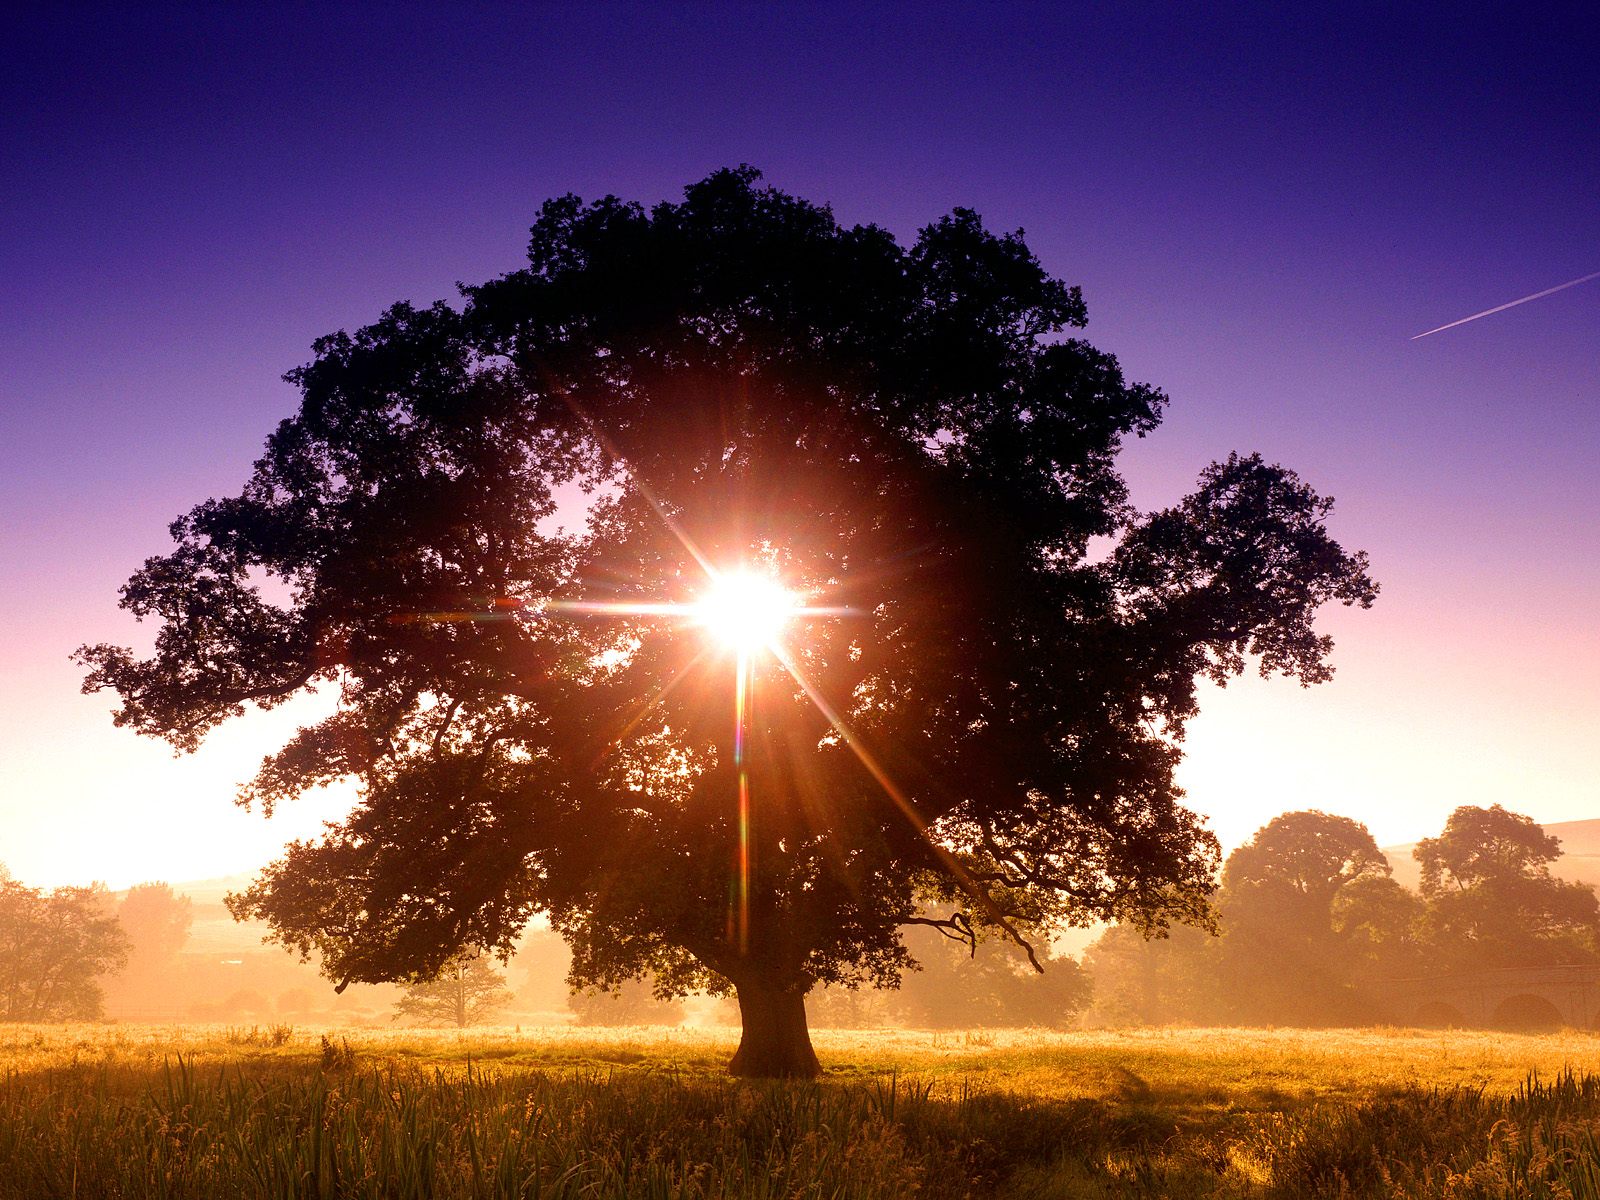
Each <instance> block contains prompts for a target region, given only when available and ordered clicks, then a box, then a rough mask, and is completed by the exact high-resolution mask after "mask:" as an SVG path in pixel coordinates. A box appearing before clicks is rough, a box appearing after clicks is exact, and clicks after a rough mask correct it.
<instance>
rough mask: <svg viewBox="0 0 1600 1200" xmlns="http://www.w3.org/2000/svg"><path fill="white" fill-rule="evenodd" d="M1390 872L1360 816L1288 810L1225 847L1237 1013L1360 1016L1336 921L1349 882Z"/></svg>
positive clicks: (1285, 1019) (1315, 1019)
mask: <svg viewBox="0 0 1600 1200" xmlns="http://www.w3.org/2000/svg"><path fill="white" fill-rule="evenodd" d="M1388 876H1389V863H1388V861H1387V860H1386V859H1385V858H1384V857H1383V854H1382V853H1381V852H1380V851H1379V850H1378V844H1377V843H1376V842H1375V841H1373V838H1372V834H1371V833H1370V832H1368V830H1367V827H1366V826H1365V825H1362V824H1361V823H1360V822H1359V821H1352V820H1351V819H1350V818H1349V817H1340V816H1334V815H1332V814H1330V813H1324V812H1317V811H1315V810H1310V811H1305V812H1290V813H1284V814H1282V815H1281V816H1277V817H1274V818H1273V819H1272V820H1271V821H1269V822H1267V824H1266V825H1264V826H1263V827H1262V828H1261V829H1259V830H1257V831H1256V833H1255V835H1254V836H1253V837H1251V839H1250V840H1249V841H1248V842H1246V843H1245V844H1244V845H1242V846H1240V847H1239V848H1238V849H1237V850H1235V851H1234V852H1233V853H1232V854H1230V855H1229V856H1228V861H1227V864H1226V865H1225V866H1224V868H1223V873H1222V896H1221V912H1222V916H1221V925H1222V943H1221V946H1220V947H1219V950H1220V954H1219V976H1220V977H1219V980H1218V986H1219V988H1220V989H1221V990H1222V991H1224V992H1225V993H1226V995H1227V999H1228V1005H1227V1007H1228V1009H1229V1011H1230V1013H1231V1015H1232V1019H1234V1020H1238V1021H1243V1022H1247V1023H1273V1024H1295V1025H1326V1024H1344V1023H1348V1022H1352V1021H1354V1020H1357V1019H1359V1015H1360V1014H1359V1011H1358V1010H1359V1005H1358V1003H1357V999H1356V996H1355V991H1354V964H1353V963H1352V961H1351V960H1352V953H1351V949H1350V947H1349V944H1348V941H1347V939H1346V938H1345V937H1344V936H1342V935H1341V933H1340V931H1339V930H1338V929H1336V928H1335V923H1334V907H1335V904H1336V902H1338V900H1339V898H1340V896H1341V893H1343V892H1344V891H1345V889H1347V888H1349V887H1351V886H1353V885H1355V884H1358V883H1361V882H1363V881H1365V880H1368V879H1385V878H1388Z"/></svg>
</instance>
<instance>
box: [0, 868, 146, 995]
mask: <svg viewBox="0 0 1600 1200" xmlns="http://www.w3.org/2000/svg"><path fill="white" fill-rule="evenodd" d="M127 956H128V940H127V938H126V936H124V934H123V933H122V930H121V929H120V928H119V926H118V925H117V919H116V917H115V916H114V915H113V914H112V913H111V911H110V906H109V901H108V897H107V895H106V892H105V889H103V888H101V887H98V886H96V887H61V888H56V889H55V890H54V891H50V892H46V891H43V890H41V889H39V888H30V887H26V886H24V885H23V884H21V883H19V882H18V881H16V880H15V879H11V878H9V877H0V1021H64V1020H90V1019H93V1018H95V1017H98V1016H99V1015H100V1012H101V1005H102V1002H103V999H104V997H103V993H102V991H101V987H100V982H99V978H100V976H102V975H105V974H107V973H109V972H112V971H115V970H117V969H118V968H120V967H121V966H122V964H123V963H124V962H126V961H127Z"/></svg>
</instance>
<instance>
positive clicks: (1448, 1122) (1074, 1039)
mask: <svg viewBox="0 0 1600 1200" xmlns="http://www.w3.org/2000/svg"><path fill="white" fill-rule="evenodd" d="M736 1040H737V1033H736V1031H724V1030H699V1029H684V1030H665V1029H621V1030H594V1029H577V1028H561V1029H539V1030H527V1031H517V1030H513V1029H491V1030H481V1031H473V1032H471V1033H467V1034H458V1033H456V1032H454V1031H450V1032H443V1031H441V1032H423V1031H414V1030H405V1031H399V1030H396V1031H380V1032H373V1031H361V1032H359V1033H350V1032H341V1031H337V1030H320V1029H292V1030H291V1029H289V1028H288V1027H286V1026H273V1027H267V1026H264V1027H250V1028H233V1029H226V1028H222V1027H155V1026H7V1027H0V1162H7V1163H9V1164H13V1169H12V1170H11V1171H9V1172H0V1197H11V1196H18V1197H20V1196H30V1197H31V1196H50V1195H62V1196H68V1195H74V1194H76V1195H81V1196H99V1195H104V1196H116V1195H127V1196H154V1195H171V1196H205V1195H213V1194H224V1193H226V1194H237V1195H260V1196H270V1195H307V1196H316V1195H325V1196H368V1195H370V1196H389V1195H404V1194H416V1195H437V1196H441V1197H442V1196H517V1195H528V1196H532V1195H539V1196H543V1197H551V1196H595V1197H603V1196H636V1195H637V1196H676V1197H685V1198H688V1197H710V1196H718V1197H735V1196H739V1197H743V1196H751V1197H754V1196H762V1197H772V1196H835V1195H837V1196H852V1197H855V1196H861V1197H873V1196H882V1197H890V1196H899V1195H911V1194H921V1195H927V1196H1002V1197H1004V1196H1012V1197H1045V1196H1130V1197H1132V1196H1218V1197H1221V1196H1228V1197H1232V1196H1251V1195H1259V1196H1339V1195H1356V1196H1362V1195H1371V1196H1389V1195H1417V1196H1439V1197H1452V1198H1464V1197H1470V1196H1495V1195H1528V1196H1542V1195H1550V1196H1558V1195H1559V1196H1585V1195H1596V1196H1600V1081H1596V1080H1594V1079H1592V1078H1589V1079H1587V1081H1586V1080H1585V1077H1584V1076H1583V1075H1582V1070H1583V1068H1584V1067H1586V1066H1590V1065H1593V1064H1595V1063H1597V1062H1600V1036H1596V1035H1594V1034H1589V1033H1573V1032H1569V1033H1563V1034H1550V1035H1541V1036H1514V1035H1506V1034H1499V1033H1494V1034H1490V1033H1469V1032H1419V1031H1414V1030H1381V1029H1380V1030H1338V1031H1295V1030H1238V1029H1223V1030H1195V1029H1190V1030H1137V1031H1097V1032H1096V1031H1091V1032H1080V1033H1065V1034H1056V1033H1040V1032H1030V1031H1014V1032H984V1033H976V1032H975V1033H971V1034H966V1035H963V1034H950V1033H937V1034H935V1033H925V1032H914V1031H899V1030H892V1031H871V1032H850V1033H843V1032H829V1031H819V1032H817V1033H816V1035H815V1041H816V1044H817V1051H818V1053H819V1055H820V1056H821V1058H822V1060H823V1062H824V1063H825V1064H826V1065H827V1066H828V1068H829V1072H828V1076H827V1078H826V1079H825V1080H823V1081H822V1082H821V1083H820V1084H768V1085H760V1084H756V1085H752V1084H746V1083H740V1082H737V1081H733V1080H730V1079H727V1078H726V1077H725V1076H724V1074H723V1072H722V1067H723V1064H724V1063H725V1062H726V1060H727V1058H728V1056H729V1055H730V1054H731V1052H732V1050H733V1047H734V1045H735V1043H736ZM1570 1070H1575V1071H1577V1072H1578V1074H1577V1075H1572V1074H1567V1075H1563V1072H1568V1071H1570ZM1535 1074H1536V1075H1537V1078H1538V1081H1539V1082H1537V1083H1536V1085H1535V1086H1534V1087H1533V1088H1532V1089H1530V1088H1529V1086H1528V1085H1529V1081H1530V1078H1531V1077H1533V1076H1534V1075H1535ZM1563 1188H1564V1189H1566V1190H1562V1189H1563ZM1586 1188H1587V1189H1589V1190H1585V1189H1586Z"/></svg>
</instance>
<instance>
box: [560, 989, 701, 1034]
mask: <svg viewBox="0 0 1600 1200" xmlns="http://www.w3.org/2000/svg"><path fill="white" fill-rule="evenodd" d="M567 1007H568V1008H569V1009H571V1010H572V1013H573V1015H574V1016H576V1017H577V1018H578V1024H580V1025H681V1024H683V1018H684V1016H685V1010H684V1006H683V1001H681V1000H678V999H676V998H673V997H661V996H657V995H654V994H653V992H652V989H651V985H650V982H649V981H648V980H629V981H628V982H626V983H623V984H622V985H620V986H619V987H618V988H617V989H616V990H615V991H609V992H603V991H597V990H589V991H582V992H573V993H572V994H571V995H569V996H568V997H567Z"/></svg>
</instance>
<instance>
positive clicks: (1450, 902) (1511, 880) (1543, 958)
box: [1413, 804, 1600, 970]
mask: <svg viewBox="0 0 1600 1200" xmlns="http://www.w3.org/2000/svg"><path fill="white" fill-rule="evenodd" d="M1413 853H1414V854H1415V855H1416V858H1417V861H1418V862H1419V863H1420V864H1421V866H1422V898H1423V900H1424V901H1425V903H1426V905H1427V924H1428V930H1429V938H1430V941H1431V953H1432V957H1433V962H1434V965H1435V966H1436V967H1437V968H1440V969H1453V970H1473V969H1480V968H1486V967H1516V966H1541V965H1546V964H1552V963H1570V962H1588V961H1592V960H1593V959H1594V958H1595V957H1596V939H1597V936H1600V903H1597V901H1596V899H1595V892H1594V888H1593V887H1592V886H1590V885H1589V884H1583V883H1568V882H1566V881H1564V880H1560V879H1557V878H1556V877H1555V876H1554V875H1552V874H1551V872H1550V864H1551V863H1553V862H1555V861H1556V859H1558V858H1559V857H1560V856H1561V841H1560V839H1559V838H1556V837H1554V836H1552V835H1550V834H1547V833H1545V832H1544V830H1543V829H1541V828H1540V827H1539V826H1538V824H1536V823H1535V822H1534V820H1533V819H1532V818H1531V817H1527V816H1524V815H1522V814H1521V813H1514V812H1510V811H1508V810H1506V809H1505V808H1503V807H1502V806H1501V805H1498V804H1496V805H1493V806H1492V807H1490V808H1478V807H1474V806H1471V805H1464V806H1463V807H1461V808H1458V809H1456V810H1455V812H1453V813H1451V814H1450V818H1449V820H1448V821H1446V822H1445V827H1444V832H1443V833H1441V834H1440V835H1439V836H1438V837H1436V838H1424V839H1423V840H1422V841H1420V842H1418V843H1417V846H1416V849H1415V851H1413Z"/></svg>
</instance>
